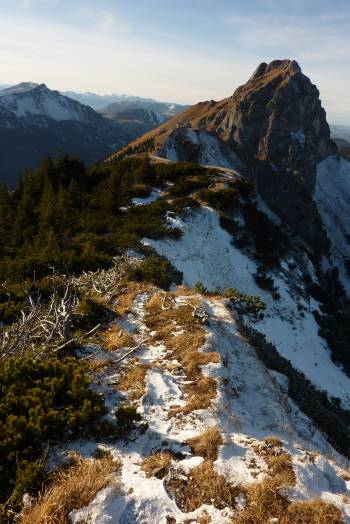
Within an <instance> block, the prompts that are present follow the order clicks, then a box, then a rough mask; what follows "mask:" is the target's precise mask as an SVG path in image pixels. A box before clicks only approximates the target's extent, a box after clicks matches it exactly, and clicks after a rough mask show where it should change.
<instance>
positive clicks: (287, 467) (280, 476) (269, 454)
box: [253, 436, 296, 487]
mask: <svg viewBox="0 0 350 524" xmlns="http://www.w3.org/2000/svg"><path fill="white" fill-rule="evenodd" d="M253 448H254V450H255V452H256V453H257V454H258V455H259V456H260V457H262V458H263V459H264V460H265V462H266V464H267V467H268V475H269V476H270V477H272V478H273V479H274V480H276V482H278V484H279V486H280V487H288V486H294V485H295V482H296V477H295V473H294V469H293V461H292V457H291V456H290V454H289V453H287V452H286V451H284V450H283V447H282V442H281V441H280V440H279V439H278V438H277V437H274V436H269V437H267V438H266V439H265V440H264V442H262V443H260V444H259V445H257V446H253Z"/></svg>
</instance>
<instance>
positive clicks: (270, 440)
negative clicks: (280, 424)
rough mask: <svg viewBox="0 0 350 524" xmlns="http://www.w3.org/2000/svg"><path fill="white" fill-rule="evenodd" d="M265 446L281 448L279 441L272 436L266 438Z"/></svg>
mask: <svg viewBox="0 0 350 524" xmlns="http://www.w3.org/2000/svg"><path fill="white" fill-rule="evenodd" d="M265 444H267V445H268V446H273V447H275V448H281V447H282V446H283V444H282V442H281V441H280V439H279V438H277V437H275V436H274V435H269V436H268V437H266V439H265Z"/></svg>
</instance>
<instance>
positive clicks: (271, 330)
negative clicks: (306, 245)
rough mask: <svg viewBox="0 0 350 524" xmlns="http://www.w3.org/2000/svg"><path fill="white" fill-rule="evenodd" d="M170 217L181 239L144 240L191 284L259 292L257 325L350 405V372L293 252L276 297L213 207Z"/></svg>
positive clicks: (308, 265)
mask: <svg viewBox="0 0 350 524" xmlns="http://www.w3.org/2000/svg"><path fill="white" fill-rule="evenodd" d="M169 223H170V224H171V225H173V226H174V227H178V228H180V229H181V230H182V232H183V235H182V237H181V238H180V240H177V241H175V240H172V239H162V240H150V239H145V240H144V242H145V244H147V245H150V246H152V247H153V248H154V249H156V251H157V252H158V253H159V254H160V255H163V256H165V257H166V258H168V259H169V260H170V261H171V262H172V264H173V265H174V266H175V267H176V268H177V269H178V270H179V271H181V272H182V273H183V277H184V284H185V285H188V286H190V287H192V286H194V285H195V283H196V282H198V281H200V282H202V283H203V284H204V286H205V287H207V288H208V289H209V290H213V289H216V288H219V289H226V288H229V287H235V288H237V289H238V290H239V291H240V292H243V293H246V294H249V295H260V296H261V298H262V299H263V301H264V302H265V303H266V305H267V309H266V312H265V314H264V319H263V320H260V321H258V322H255V323H254V328H255V329H257V330H258V331H260V332H261V333H263V334H264V335H266V337H267V339H268V340H269V341H270V342H272V343H273V344H274V345H275V346H276V348H277V350H278V351H279V353H280V354H281V355H282V356H283V357H284V358H286V359H288V360H290V361H291V363H292V365H293V367H294V368H296V369H298V370H300V371H302V372H303V373H304V374H305V376H306V377H307V378H308V379H309V380H310V381H311V382H312V383H313V384H314V385H315V386H316V387H317V388H318V389H320V390H325V391H327V393H328V394H329V395H330V396H332V397H338V398H340V399H341V400H342V404H343V406H344V407H345V408H347V409H350V378H349V377H348V376H347V375H346V374H345V373H344V372H343V371H342V369H341V368H340V367H339V366H337V365H336V364H334V362H333V361H332V359H331V352H330V350H329V348H328V346H327V343H326V341H325V340H324V339H323V338H321V337H320V336H319V335H318V330H319V326H318V324H317V322H316V320H315V318H314V315H313V311H314V310H317V309H318V307H319V305H318V303H317V302H316V301H315V300H313V299H312V298H308V296H307V294H305V292H304V291H305V284H304V279H303V275H302V273H301V269H300V263H299V264H296V261H295V260H294V259H293V258H292V257H291V258H290V259H287V260H286V261H285V262H283V264H282V270H281V271H280V272H279V273H274V274H273V278H274V282H275V286H276V288H277V290H278V293H279V295H280V299H279V300H275V299H274V298H273V297H272V295H271V293H269V292H268V291H266V290H263V289H261V288H260V287H259V286H258V285H257V284H256V282H255V280H254V277H253V275H254V274H255V273H256V272H257V263H256V262H255V261H254V260H252V259H251V258H249V257H248V256H247V255H245V254H244V253H242V252H241V251H240V250H239V249H237V248H236V247H235V246H234V245H233V244H232V242H231V236H230V235H229V234H228V233H227V232H226V231H225V230H223V229H222V228H221V226H220V224H219V218H218V215H217V213H216V212H215V211H214V210H212V209H210V208H201V209H199V210H196V211H192V212H191V213H190V214H189V215H188V216H187V217H186V218H184V219H181V218H178V217H177V218H173V217H171V218H169ZM302 265H303V266H304V267H303V270H304V271H306V272H308V273H309V274H310V276H311V277H313V268H312V264H311V262H310V261H309V260H308V259H307V257H306V255H305V259H304V261H303V263H302ZM295 266H296V267H295Z"/></svg>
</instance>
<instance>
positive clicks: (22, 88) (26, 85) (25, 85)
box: [0, 82, 46, 96]
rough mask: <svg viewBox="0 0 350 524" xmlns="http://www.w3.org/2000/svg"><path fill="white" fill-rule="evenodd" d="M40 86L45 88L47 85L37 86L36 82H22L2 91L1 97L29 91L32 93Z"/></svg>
mask: <svg viewBox="0 0 350 524" xmlns="http://www.w3.org/2000/svg"><path fill="white" fill-rule="evenodd" d="M40 86H45V84H37V83H35V82H21V83H19V84H16V85H14V86H11V87H6V88H5V89H1V91H0V96H5V95H12V94H19V93H27V92H28V91H32V90H33V89H35V88H37V87H40ZM45 87H46V86H45Z"/></svg>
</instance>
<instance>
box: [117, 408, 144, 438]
mask: <svg viewBox="0 0 350 524" xmlns="http://www.w3.org/2000/svg"><path fill="white" fill-rule="evenodd" d="M115 418H116V421H117V428H118V435H119V436H120V437H122V438H123V437H125V436H126V435H127V434H128V433H130V431H132V430H133V429H134V428H135V427H136V425H137V423H139V422H141V420H142V417H141V415H140V413H138V412H137V408H136V407H135V406H132V405H130V406H120V407H119V408H118V409H117V411H116V412H115ZM140 429H141V430H143V429H144V428H143V427H142V426H141V428H140Z"/></svg>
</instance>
